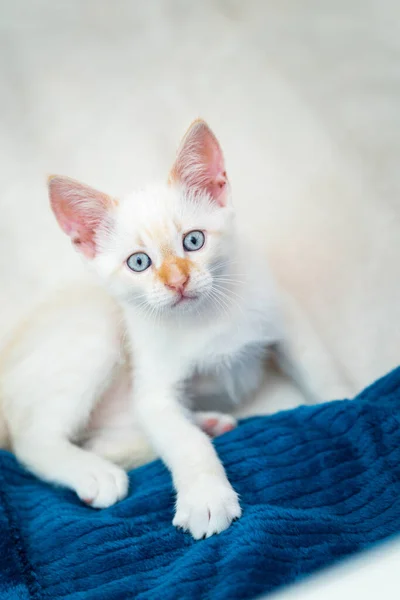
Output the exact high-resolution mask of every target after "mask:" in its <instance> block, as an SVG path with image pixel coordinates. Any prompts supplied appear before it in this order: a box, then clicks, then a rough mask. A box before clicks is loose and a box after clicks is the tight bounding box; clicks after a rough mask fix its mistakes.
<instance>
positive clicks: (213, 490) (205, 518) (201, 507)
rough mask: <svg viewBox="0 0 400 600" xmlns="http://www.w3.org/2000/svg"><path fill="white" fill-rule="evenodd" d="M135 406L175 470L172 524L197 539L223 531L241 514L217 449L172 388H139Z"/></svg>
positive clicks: (156, 446)
mask: <svg viewBox="0 0 400 600" xmlns="http://www.w3.org/2000/svg"><path fill="white" fill-rule="evenodd" d="M135 406H136V409H137V413H138V416H139V419H140V421H141V424H142V426H143V428H144V430H145V432H146V434H147V435H148V437H149V438H150V441H151V443H152V444H153V446H154V448H155V450H156V451H157V453H158V454H159V456H160V457H161V458H162V459H163V460H164V462H165V463H166V465H167V466H168V468H169V469H170V471H171V474H172V478H173V482H174V485H175V489H176V492H177V501H176V514H175V518H174V520H173V525H175V526H176V527H181V528H182V529H184V530H188V531H190V533H191V534H192V535H193V537H194V538H195V539H200V538H202V537H209V536H210V535H213V534H214V533H220V532H221V531H223V530H224V529H226V528H227V527H229V525H230V524H231V522H232V521H233V520H234V519H237V518H238V517H240V515H241V509H240V506H239V501H238V496H237V494H236V492H235V491H234V490H233V488H232V486H231V485H230V483H229V481H228V478H227V476H226V474H225V470H224V467H223V466H222V464H221V462H220V460H219V458H218V456H217V454H216V452H215V449H214V447H213V445H212V443H211V441H210V439H209V438H208V437H207V435H206V434H205V433H203V431H200V429H199V428H198V427H197V426H196V425H194V424H193V423H191V422H190V420H189V419H188V418H187V417H186V415H185V412H184V409H183V408H182V406H181V405H180V404H179V402H178V401H177V400H176V390H175V387H174V386H173V385H170V384H169V385H167V386H165V387H162V386H159V385H157V386H146V388H143V387H142V386H138V388H137V392H136V397H135Z"/></svg>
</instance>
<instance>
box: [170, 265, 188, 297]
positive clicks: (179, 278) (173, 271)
mask: <svg viewBox="0 0 400 600" xmlns="http://www.w3.org/2000/svg"><path fill="white" fill-rule="evenodd" d="M188 281H189V274H188V273H186V272H185V271H183V270H181V269H180V268H179V267H178V266H177V265H171V266H170V269H169V273H168V280H167V281H166V282H165V285H166V286H167V287H168V288H169V289H170V290H174V291H175V292H179V293H180V294H182V292H183V291H184V289H185V287H186V286H187V283H188Z"/></svg>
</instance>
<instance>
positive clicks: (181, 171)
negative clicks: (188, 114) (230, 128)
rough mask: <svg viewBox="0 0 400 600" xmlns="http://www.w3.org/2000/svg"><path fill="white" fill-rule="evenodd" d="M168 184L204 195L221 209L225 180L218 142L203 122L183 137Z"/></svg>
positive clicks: (226, 185)
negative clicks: (197, 191) (199, 191)
mask: <svg viewBox="0 0 400 600" xmlns="http://www.w3.org/2000/svg"><path fill="white" fill-rule="evenodd" d="M169 181H170V183H180V184H183V185H184V186H186V187H189V188H194V189H197V190H202V191H203V190H204V191H207V192H208V193H209V194H210V196H211V198H212V199H213V200H215V202H217V203H218V204H219V205H220V206H225V204H226V202H227V191H228V178H227V176H226V171H225V162H224V157H223V154H222V150H221V147H220V145H219V143H218V140H217V138H216V137H215V135H214V134H213V132H212V131H211V129H210V128H209V126H208V125H207V123H205V122H204V121H201V120H198V121H195V122H194V123H193V124H192V125H191V126H190V127H189V130H188V132H187V133H186V135H185V136H184V138H183V140H182V142H181V145H180V147H179V149H178V154H177V157H176V161H175V164H174V166H173V167H172V170H171V173H170V176H169Z"/></svg>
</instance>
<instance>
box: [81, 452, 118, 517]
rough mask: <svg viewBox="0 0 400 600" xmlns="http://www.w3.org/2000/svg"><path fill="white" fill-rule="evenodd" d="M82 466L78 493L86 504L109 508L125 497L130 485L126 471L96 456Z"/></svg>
mask: <svg viewBox="0 0 400 600" xmlns="http://www.w3.org/2000/svg"><path fill="white" fill-rule="evenodd" d="M90 463H91V464H90ZM82 467H83V469H82V472H81V473H80V474H79V478H78V482H77V486H76V493H77V494H78V496H79V498H80V499H81V500H82V501H83V502H85V504H89V505H90V506H92V507H93V508H107V507H108V506H112V505H113V504H115V503H116V502H118V500H122V499H123V498H125V496H126V495H127V493H128V485H129V481H128V476H127V474H126V473H125V471H123V470H122V469H120V468H119V467H116V466H115V465H113V464H112V463H111V462H108V461H107V460H103V459H101V458H99V457H95V456H94V457H93V461H88V463H87V464H86V465H82Z"/></svg>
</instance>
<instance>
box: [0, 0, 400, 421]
mask: <svg viewBox="0 0 400 600" xmlns="http://www.w3.org/2000/svg"><path fill="white" fill-rule="evenodd" d="M399 65H400V4H399V3H398V2H397V0H392V1H390V0H381V1H378V0H375V1H371V0H363V1H361V0H360V1H357V0H326V1H324V2H321V0H302V2H299V1H298V0H281V1H279V2H276V1H273V0H270V1H265V0H246V2H243V1H241V0H203V1H202V2H194V1H193V2H190V1H186V0H146V2H145V1H142V2H139V0H137V1H133V0H131V1H123V0H119V1H117V2H111V1H106V0H93V1H88V0H83V1H79V2H78V1H75V0H72V1H69V2H66V1H65V2H60V1H52V0H43V1H40V0H35V1H30V0H25V1H24V0H19V1H18V0H16V1H13V2H9V1H6V0H1V1H0V215H1V218H0V285H1V297H0V340H2V339H4V336H6V334H7V333H8V332H9V330H10V328H11V327H12V326H13V324H14V323H15V321H16V320H17V319H18V318H19V317H20V315H22V314H23V313H24V312H25V311H26V310H27V308H28V307H29V306H30V305H31V303H32V301H33V300H34V299H35V298H38V297H40V296H41V295H42V294H43V293H45V292H46V290H48V288H51V287H53V286H54V285H56V284H58V283H60V282H62V281H64V280H67V279H71V278H72V277H74V276H75V275H76V274H77V273H78V272H80V271H81V268H82V267H81V264H80V261H79V259H78V258H77V257H76V256H75V255H74V253H73V252H72V251H71V249H70V246H69V242H68V240H67V239H66V238H64V236H63V235H62V234H61V232H60V231H59V230H58V228H57V226H56V224H55V221H54V219H53V217H52V216H51V214H50V211H49V208H48V202H47V196H46V188H45V176H46V174H48V173H54V172H55V173H61V174H67V175H70V176H72V177H75V178H77V179H82V180H83V181H85V182H87V183H89V184H92V185H93V186H97V187H99V188H101V189H104V191H108V192H110V193H113V194H117V195H118V194H120V193H123V192H124V191H127V190H129V189H130V188H132V187H134V186H136V185H140V184H143V183H146V182H148V181H149V180H152V179H160V178H162V177H165V176H166V174H167V172H168V169H169V166H170V164H171V162H172V160H173V156H174V151H175V148H176V145H177V143H178V140H179V137H180V136H181V134H182V133H183V132H184V130H185V129H186V127H187V125H188V124H189V122H190V121H191V120H192V119H193V118H194V117H196V116H198V115H201V116H202V117H204V118H206V119H207V120H208V121H209V122H210V124H211V126H212V127H213V129H214V130H215V131H216V133H217V135H218V136H219V138H220V140H221V142H222V144H223V147H224V149H225V153H226V158H227V163H228V172H229V174H230V177H231V181H232V184H233V191H234V195H235V202H236V205H237V207H238V211H239V214H240V218H241V220H242V221H243V222H244V223H245V224H246V226H248V227H249V228H250V229H251V230H252V231H253V235H255V236H257V237H260V236H261V237H262V239H263V240H265V243H266V245H267V247H268V250H269V253H270V257H271V263H272V264H273V267H274V269H275V270H276V271H277V272H278V273H279V276H280V277H281V278H282V279H283V280H284V281H285V283H286V285H287V286H288V287H289V289H290V290H291V292H292V293H293V294H294V295H295V296H296V298H297V299H298V300H299V301H301V302H302V304H303V306H304V307H305V310H306V311H307V313H308V314H309V315H311V316H312V319H313V321H314V323H315V325H316V327H317V328H318V330H319V331H320V333H321V335H322V336H323V339H324V341H325V343H326V344H327V347H328V348H329V350H330V351H331V352H332V354H333V355H334V356H335V357H336V358H338V357H339V359H340V360H341V361H342V363H343V364H344V365H345V368H346V370H347V373H348V375H349V377H350V378H351V380H352V382H353V383H354V386H355V388H357V389H358V388H360V387H362V386H363V385H365V384H366V383H369V382H370V381H371V380H373V379H374V378H375V377H377V376H379V375H382V374H383V373H384V372H386V371H387V370H389V369H390V368H391V367H392V366H395V365H396V364H397V363H399V362H400V344H399V341H400V340H399V317H400V302H399V300H400V275H399V259H400V241H399V231H400V198H399V192H400V171H399V166H398V162H399V159H400V130H399V125H400V67H399ZM295 402H296V395H295V394H293V395H292V394H291V393H290V394H289V392H288V388H286V387H285V384H284V383H283V382H280V381H277V382H275V384H270V385H269V386H267V388H266V390H265V392H264V394H262V397H261V399H260V402H259V403H258V405H257V408H258V410H263V411H270V410H273V409H275V408H277V407H279V406H289V405H291V404H293V403H295Z"/></svg>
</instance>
